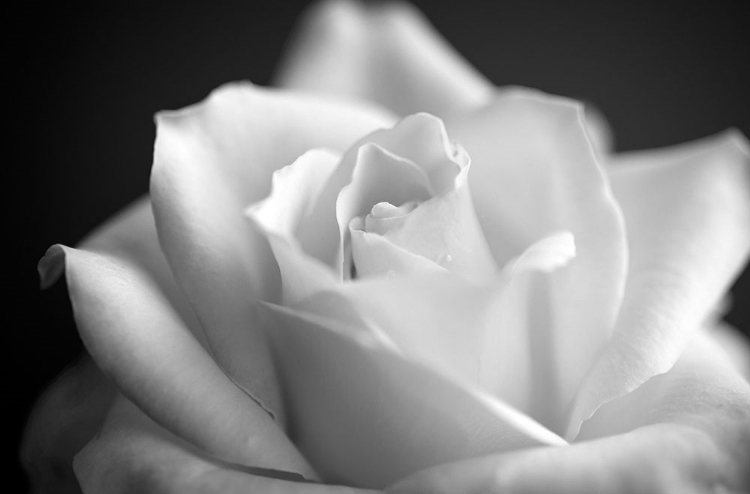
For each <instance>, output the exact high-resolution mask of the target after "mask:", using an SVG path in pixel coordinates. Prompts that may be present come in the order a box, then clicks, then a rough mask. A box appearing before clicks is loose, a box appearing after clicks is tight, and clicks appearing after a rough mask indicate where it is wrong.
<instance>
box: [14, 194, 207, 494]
mask: <svg viewBox="0 0 750 494" xmlns="http://www.w3.org/2000/svg"><path fill="white" fill-rule="evenodd" d="M81 248H82V249H85V250H89V251H94V252H99V253H103V254H104V253H106V254H107V255H109V256H112V257H115V258H117V259H120V260H123V261H125V262H128V263H132V264H134V265H137V266H138V267H139V268H140V269H141V270H142V271H143V273H144V275H147V276H148V277H149V278H150V279H151V280H152V281H153V282H154V283H155V285H156V286H157V287H158V289H159V291H160V292H161V294H162V295H163V296H164V297H165V298H166V299H168V300H169V303H170V305H171V306H172V307H174V308H175V309H176V311H177V312H178V313H179V315H180V318H181V319H182V321H183V322H184V323H185V325H186V326H187V327H189V328H190V330H191V332H192V333H193V335H194V336H195V337H196V338H198V339H199V340H200V341H201V342H202V343H203V341H204V335H203V330H202V328H201V327H200V325H199V324H198V322H197V320H196V319H195V315H194V314H193V311H192V308H191V307H190V304H189V303H188V301H187V299H186V298H185V296H184V295H183V294H182V293H181V290H180V288H179V287H178V286H177V283H176V282H175V280H174V278H173V276H172V272H171V270H170V268H169V265H168V264H167V260H166V259H165V258H164V255H163V254H162V252H161V248H160V247H159V240H158V238H157V235H156V226H155V225H154V218H153V214H152V211H151V203H150V201H149V200H148V198H146V197H144V198H141V199H139V200H137V201H136V202H134V203H133V204H132V205H130V206H128V207H126V208H125V209H124V210H123V211H122V212H120V213H119V214H117V215H115V216H114V217H112V218H111V219H110V220H109V221H107V222H106V223H105V224H104V225H102V226H101V227H99V228H97V229H96V230H95V231H93V232H92V233H91V234H90V235H88V236H87V237H86V238H85V239H84V240H83V241H82V242H81ZM53 281H54V279H52V278H47V279H43V280H42V282H43V284H49V283H51V282H53ZM114 393H115V388H114V384H113V383H112V382H111V380H109V379H107V378H106V377H105V376H104V375H103V374H102V373H101V371H100V370H99V369H98V368H97V367H96V366H95V365H94V364H93V363H92V362H91V360H90V359H89V358H88V357H83V358H82V360H81V361H80V362H79V363H77V364H75V365H74V366H71V367H70V368H69V369H66V370H65V371H64V372H63V373H62V374H61V375H60V377H58V378H57V380H55V382H53V383H52V384H51V385H50V387H49V388H48V389H47V390H46V391H45V393H44V394H43V395H42V396H41V397H40V398H39V399H38V401H37V403H36V405H35V407H34V410H33V412H32V415H31V417H30V418H29V422H28V425H27V427H26V431H25V433H24V439H23V444H22V450H21V457H22V463H23V464H24V467H25V468H26V470H27V472H28V473H29V476H30V478H31V479H32V481H33V482H38V484H36V488H38V489H39V492H61V491H62V490H63V489H64V488H65V487H64V485H65V484H64V482H65V481H66V480H65V479H63V478H61V477H60V475H66V476H67V477H66V478H67V479H68V480H72V482H73V484H72V485H71V489H73V490H74V492H79V489H78V483H77V482H75V478H74V477H73V472H72V460H73V455H74V454H75V453H77V452H78V451H79V450H80V449H81V447H83V445H84V444H85V443H86V441H88V440H89V439H90V438H91V436H93V434H94V433H95V432H96V430H97V429H98V428H99V426H100V424H101V422H102V421H103V420H104V416H105V414H106V413H107V410H108V409H109V406H110V403H111V400H112V398H113V396H114Z"/></svg>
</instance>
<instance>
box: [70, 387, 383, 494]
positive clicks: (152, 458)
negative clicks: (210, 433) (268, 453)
mask: <svg viewBox="0 0 750 494" xmlns="http://www.w3.org/2000/svg"><path fill="white" fill-rule="evenodd" d="M75 470H76V474H77V476H78V478H79V480H80V482H81V485H82V486H83V490H84V492H87V493H98V492H108V493H123V494H124V493H134V494H135V493H137V494H144V493H145V494H153V493H163V494H166V493H175V494H176V493H180V494H182V493H209V492H210V493H224V494H234V493H237V494H239V493H243V494H246V493H254V492H258V493H264V494H266V493H267V494H302V493H305V494H308V493H309V494H367V493H370V494H374V491H363V490H359V489H349V488H346V487H336V486H324V485H318V484H314V483H308V482H304V480H303V479H302V478H301V477H300V476H298V475H295V474H292V473H289V472H283V471H279V470H273V469H259V468H252V467H251V468H248V467H243V466H241V465H236V464H230V463H227V462H222V461H219V460H216V459H214V458H211V457H209V456H208V455H206V454H204V453H201V452H200V451H198V450H197V449H196V448H195V447H194V446H192V445H191V444H188V443H186V442H185V441H183V440H181V439H180V438H178V437H176V436H174V435H172V434H170V433H169V432H168V431H167V430H165V429H162V428H161V427H159V425H157V424H156V423H154V422H153V421H152V420H150V419H149V418H148V417H147V416H146V415H144V414H143V413H142V412H141V411H140V410H138V409H137V408H136V407H135V406H133V405H132V404H131V403H130V402H127V401H126V400H124V399H121V400H120V401H119V402H118V403H117V405H116V407H115V408H114V409H113V411H112V412H111V413H110V415H109V417H108V418H107V423H106V425H105V427H104V429H103V431H102V432H101V434H100V435H99V436H97V437H96V438H95V439H94V440H93V441H91V443H89V445H88V446H86V448H85V449H84V450H83V451H82V452H81V453H80V454H79V455H78V456H77V457H76V461H75Z"/></svg>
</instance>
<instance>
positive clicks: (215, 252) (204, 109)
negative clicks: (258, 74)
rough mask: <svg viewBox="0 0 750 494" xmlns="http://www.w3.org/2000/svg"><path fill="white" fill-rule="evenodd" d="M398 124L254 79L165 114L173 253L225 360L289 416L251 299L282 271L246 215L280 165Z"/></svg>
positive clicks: (165, 192)
mask: <svg viewBox="0 0 750 494" xmlns="http://www.w3.org/2000/svg"><path fill="white" fill-rule="evenodd" d="M390 123H391V119H390V117H388V116H387V115H384V114H383V113H382V112H378V111H376V110H374V109H373V108H371V107H364V106H362V105H360V104H354V103H351V102H347V103H341V102H337V103H333V102H328V101H325V100H321V99H314V98H312V97H303V96H300V95H297V94H293V93H290V92H285V93H278V92H275V91H272V90H266V89H260V88H256V87H254V86H252V85H251V84H234V85H228V86H225V87H223V88H220V89H218V90H216V91H214V93H212V95H211V96H210V97H209V98H208V99H207V100H206V101H205V102H204V103H201V104H199V105H196V106H193V107H190V108H186V109H183V110H180V111H178V112H168V113H161V114H159V115H158V116H157V137H156V149H155V151H154V167H153V170H152V175H151V195H152V200H153V202H154V213H155V216H156V224H157V227H158V231H159V239H160V240H161V244H162V247H163V249H164V252H165V254H166V256H167V258H168V260H169V262H170V265H171V267H172V270H173V272H174V273H175V278H176V279H177V280H178V282H179V283H180V285H181V286H182V288H183V289H184V291H185V293H186V294H187V296H188V298H189V299H190V301H191V302H192V304H193V307H194V308H195V311H196V314H197V316H198V319H199V320H200V322H201V324H202V325H203V327H204V329H205V332H206V336H207V340H208V342H209V344H210V348H211V351H212V352H213V353H214V355H215V356H216V358H217V361H218V362H219V365H221V367H222V368H223V370H224V371H226V372H227V374H228V375H229V376H230V377H231V378H232V379H233V380H234V381H235V382H236V383H237V384H238V385H239V386H241V387H242V389H244V390H245V391H246V392H248V393H249V394H251V395H252V396H254V397H255V399H257V400H258V401H260V402H262V403H263V405H264V406H265V407H266V408H267V409H269V410H270V411H272V412H273V413H274V414H275V415H276V416H277V417H278V418H280V419H282V421H283V417H281V413H282V412H283V410H282V407H281V399H280V397H279V396H278V391H277V390H278V387H277V386H276V382H275V376H274V374H273V367H272V365H271V362H270V361H269V358H268V352H267V348H266V347H265V343H264V340H263V338H262V335H261V334H259V328H258V322H257V317H256V315H255V314H254V312H253V310H252V304H250V303H248V302H249V301H250V300H253V299H256V298H269V297H270V298H273V297H275V296H277V293H278V270H277V267H276V265H275V263H274V262H273V258H272V256H271V253H270V251H269V247H268V244H267V242H266V240H265V239H264V238H263V237H261V236H260V235H258V234H257V233H256V232H255V230H254V229H253V228H252V227H251V225H249V223H248V222H247V221H246V220H245V218H244V217H243V214H242V212H243V210H244V208H245V207H246V206H247V205H248V204H250V203H252V202H255V201H257V200H258V199H260V198H262V197H263V196H265V195H266V194H267V193H268V191H269V188H270V182H271V175H272V173H273V171H274V170H276V169H278V168H281V167H282V166H285V165H288V164H290V163H292V162H293V161H294V160H295V159H296V158H297V157H298V156H299V155H301V154H302V153H303V152H305V151H307V150H308V149H311V148H313V147H320V146H323V147H331V148H333V149H340V148H345V147H347V146H348V145H349V144H351V142H352V141H354V140H355V139H356V138H358V137H360V136H362V135H364V134H366V133H367V132H370V131H372V130H373V129H375V128H378V127H381V126H385V125H388V124H390Z"/></svg>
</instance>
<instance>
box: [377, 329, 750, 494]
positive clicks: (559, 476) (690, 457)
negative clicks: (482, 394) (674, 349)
mask: <svg viewBox="0 0 750 494" xmlns="http://www.w3.org/2000/svg"><path fill="white" fill-rule="evenodd" d="M725 360H726V356H725V355H722V353H721V350H720V349H719V348H718V347H717V346H715V344H714V343H713V342H711V341H710V338H708V336H707V335H703V334H702V335H699V337H698V338H697V339H696V341H695V342H693V344H692V345H691V346H690V347H689V348H688V350H687V352H686V353H685V354H684V355H683V356H682V357H681V359H680V360H679V361H678V363H677V365H675V367H674V368H672V369H671V370H670V371H669V372H668V373H666V374H664V375H661V376H657V377H654V378H652V379H651V380H649V381H648V382H646V383H645V384H643V385H642V386H641V387H639V388H638V389H637V390H635V391H633V392H632V393H630V394H628V395H625V396H623V397H621V398H618V399H616V400H614V401H611V402H609V403H607V404H605V405H603V406H602V407H601V408H599V410H598V411H597V412H596V413H595V414H594V416H593V417H592V418H591V419H590V420H588V421H587V422H585V423H584V425H583V427H582V429H581V434H580V435H579V439H580V440H584V442H582V443H580V444H574V445H571V446H569V447H565V448H558V449H552V448H543V449H542V448H539V449H534V450H528V451H523V452H520V453H511V454H504V455H495V456H489V457H486V458H481V459H477V460H469V461H464V462H459V463H455V464H450V465H443V466H439V467H435V468H432V469H429V470H426V471H423V472H420V473H418V474H415V475H413V476H411V477H410V478H408V479H405V480H404V481H402V482H399V483H398V484H397V485H396V486H394V487H392V488H390V489H388V492H389V493H392V494H398V493H407V492H408V493H410V494H419V493H430V494H441V493H454V492H529V493H540V494H542V493H547V492H556V493H557V492H559V493H580V492H608V493H609V492H612V493H631V492H664V493H673V492H695V493H699V492H745V491H746V490H747V489H748V488H749V487H750V473H749V472H748V470H747V468H746V465H747V464H748V463H750V450H748V448H747V444H748V443H750V386H749V385H748V383H747V382H745V381H743V380H742V378H741V377H740V376H739V375H738V374H737V373H736V371H735V370H733V369H731V368H730V367H728V366H727V365H726V363H725ZM613 434H616V435H613ZM607 436H609V437H607ZM598 437H602V439H595V440H592V439H594V438H598ZM482 489H483V490H482Z"/></svg>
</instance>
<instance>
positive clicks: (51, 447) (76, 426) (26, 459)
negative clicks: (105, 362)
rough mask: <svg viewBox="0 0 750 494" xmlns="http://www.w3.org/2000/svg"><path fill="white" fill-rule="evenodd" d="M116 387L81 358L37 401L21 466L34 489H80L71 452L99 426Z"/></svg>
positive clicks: (75, 490) (24, 442)
mask: <svg viewBox="0 0 750 494" xmlns="http://www.w3.org/2000/svg"><path fill="white" fill-rule="evenodd" d="M114 395H115V388H114V387H113V386H112V383H111V382H110V381H109V379H107V378H105V377H104V375H103V374H102V373H101V371H100V370H99V369H97V367H96V366H95V365H94V364H93V363H92V362H91V359H90V358H89V357H88V356H84V357H82V358H81V359H79V360H78V362H76V363H75V364H74V365H71V366H70V367H68V368H67V369H65V370H64V371H63V372H62V373H61V374H60V376H58V377H57V379H55V381H54V382H53V383H52V384H51V385H50V386H49V387H48V388H47V389H46V390H45V391H44V393H43V394H42V395H41V396H40V397H39V398H38V399H37V401H36V403H35V405H34V408H33V410H32V412H31V415H30V416H29V418H28V422H27V424H26V429H25V431H24V434H23V440H22V441H21V455H20V456H21V464H22V465H23V467H24V470H25V471H26V473H27V475H28V476H29V479H30V481H31V483H32V486H31V487H32V492H39V493H45V492H59V493H62V492H65V493H71V494H72V493H80V492H81V491H80V489H79V487H78V482H76V479H75V476H74V474H73V469H72V462H73V456H74V455H75V454H76V453H78V452H79V451H80V450H81V448H83V446H85V445H86V443H87V442H88V441H89V440H90V439H91V438H92V437H93V436H94V434H95V433H96V432H97V431H98V430H99V428H100V427H101V424H102V422H103V421H104V417H105V415H106V414H107V411H108V410H109V408H110V405H111V404H112V400H113V398H114Z"/></svg>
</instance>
